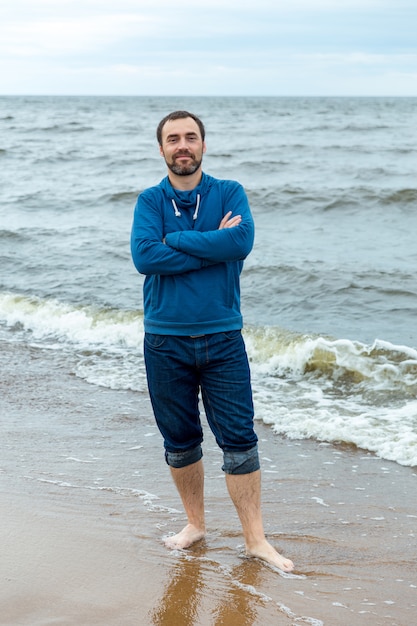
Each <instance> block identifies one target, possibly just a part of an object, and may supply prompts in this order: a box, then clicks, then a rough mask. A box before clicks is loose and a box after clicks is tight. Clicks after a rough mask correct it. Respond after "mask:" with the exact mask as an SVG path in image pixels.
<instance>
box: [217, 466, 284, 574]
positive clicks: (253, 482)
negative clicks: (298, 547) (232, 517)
mask: <svg viewBox="0 0 417 626" xmlns="http://www.w3.org/2000/svg"><path fill="white" fill-rule="evenodd" d="M226 484H227V488H228V490H229V494H230V497H231V498H232V500H233V504H234V505H235V507H236V511H237V513H238V515H239V519H240V522H241V524H242V529H243V535H244V537H245V545H246V554H247V555H248V556H254V557H257V558H259V559H262V560H263V561H266V562H267V563H269V564H270V565H275V566H276V567H278V568H279V569H281V570H283V571H284V572H291V570H293V569H294V564H293V562H292V561H290V559H286V558H284V557H283V556H282V555H281V554H279V552H277V551H276V550H275V548H273V547H272V546H271V544H270V543H269V542H268V541H267V540H266V538H265V533H264V528H263V523H262V513H261V472H260V470H257V471H256V472H252V473H251V474H226Z"/></svg>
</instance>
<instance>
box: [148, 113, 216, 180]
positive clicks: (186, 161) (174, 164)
mask: <svg viewBox="0 0 417 626" xmlns="http://www.w3.org/2000/svg"><path fill="white" fill-rule="evenodd" d="M159 151H160V153H161V155H162V156H163V157H164V159H165V163H166V164H167V166H168V168H169V169H170V170H171V172H173V173H174V174H177V176H190V175H191V174H194V173H195V172H196V171H197V170H198V169H199V168H200V166H201V162H202V160H203V154H204V152H205V151H206V145H205V143H204V141H203V140H202V138H201V133H200V129H199V127H198V125H197V123H196V122H195V121H194V120H193V119H192V118H191V117H185V118H183V119H179V120H169V121H168V122H166V123H165V125H164V127H163V128H162V146H160V147H159Z"/></svg>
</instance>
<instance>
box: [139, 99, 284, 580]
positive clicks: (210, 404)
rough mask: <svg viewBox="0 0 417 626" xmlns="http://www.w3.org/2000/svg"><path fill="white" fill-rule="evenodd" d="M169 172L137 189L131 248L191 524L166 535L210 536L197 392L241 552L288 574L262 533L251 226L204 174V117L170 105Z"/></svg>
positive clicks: (159, 397) (226, 191)
mask: <svg viewBox="0 0 417 626" xmlns="http://www.w3.org/2000/svg"><path fill="white" fill-rule="evenodd" d="M157 139H158V143H159V149H160V154H161V156H163V158H164V159H165V162H166V165H167V168H168V176H167V177H166V178H164V179H163V180H162V182H161V183H160V184H159V185H157V186H155V187H151V188H149V189H147V190H145V191H144V192H143V193H142V194H140V196H139V198H138V201H137V204H136V208H135V214H134V221H133V227H132V238H131V249H132V258H133V261H134V264H135V266H136V268H137V270H138V271H139V272H140V273H142V274H145V275H146V278H145V282H144V288H143V291H144V311H145V322H144V323H145V340H144V353H145V363H146V372H147V378H148V387H149V393H150V398H151V402H152V407H153V410H154V414H155V418H156V422H157V425H158V428H159V430H160V432H161V434H162V436H163V438H164V446H165V458H166V462H167V463H168V465H169V466H170V470H171V473H172V477H173V480H174V482H175V485H176V487H177V489H178V492H179V494H180V496H181V499H182V502H183V505H184V508H185V511H186V514H187V518H188V524H187V525H186V526H185V528H183V530H182V531H181V532H179V533H178V534H176V535H174V536H173V537H169V538H168V539H167V540H166V544H167V545H168V546H169V547H171V548H180V549H184V548H188V547H189V546H191V545H192V544H193V543H195V542H196V541H199V540H200V539H202V538H203V537H204V535H205V519H204V493H203V491H204V470H203V462H202V449H201V443H202V441H203V432H202V427H201V423H200V417H199V408H198V397H199V391H200V390H201V396H202V401H203V404H204V409H205V413H206V417H207V421H208V423H209V425H210V428H211V430H212V431H213V434H214V436H215V438H216V441H217V443H218V445H219V446H220V447H221V449H222V450H223V458H224V464H223V468H222V469H223V470H224V472H225V475H226V483H227V488H228V491H229V494H230V496H231V498H232V501H233V503H234V505H235V507H236V510H237V513H238V515H239V519H240V521H241V524H242V528H243V533H244V537H245V545H246V553H247V555H249V556H253V557H258V558H260V559H262V560H264V561H266V562H268V563H270V564H272V565H274V566H276V567H278V568H280V569H281V570H283V571H285V572H289V571H291V570H292V569H293V567H294V566H293V563H292V562H291V561H290V560H289V559H286V558H284V557H283V556H281V555H280V554H279V553H278V552H277V551H276V550H275V549H274V548H273V547H272V546H271V545H270V544H269V543H268V542H267V540H266V538H265V535H264V530H263V523H262V515H261V505H260V499H261V478H260V466H259V458H258V448H257V436H256V434H255V432H254V428H253V402H252V391H251V384H250V373H249V365H248V359H247V355H246V350H245V346H244V343H243V339H242V335H241V329H242V316H241V312H240V286H239V277H240V272H241V270H242V266H243V260H244V259H245V258H246V256H247V255H248V254H249V252H250V251H251V249H252V246H253V239H254V225H253V219H252V216H251V212H250V208H249V204H248V201H247V198H246V194H245V192H244V190H243V188H242V186H241V185H240V184H239V183H237V182H235V181H230V180H218V179H215V178H213V177H212V176H209V175H207V174H205V173H204V172H203V171H202V159H203V154H204V153H205V151H206V144H205V130H204V125H203V123H202V122H201V120H200V119H199V118H198V117H196V116H195V115H193V114H192V113H189V112H187V111H175V112H174V113H171V114H169V115H167V116H166V117H165V118H164V119H163V120H161V122H160V124H159V126H158V129H157Z"/></svg>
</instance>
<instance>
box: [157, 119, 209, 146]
mask: <svg viewBox="0 0 417 626" xmlns="http://www.w3.org/2000/svg"><path fill="white" fill-rule="evenodd" d="M186 117H191V119H193V120H194V121H195V122H196V124H197V126H198V127H199V129H200V133H201V139H202V140H203V141H204V138H205V136H206V130H205V128H204V124H203V122H202V121H201V120H200V118H199V117H197V115H194V113H189V112H188V111H173V113H168V115H166V116H165V117H164V118H163V119H162V120H161V121H160V122H159V124H158V128H157V129H156V138H157V140H158V143H159V145H160V146H162V129H163V127H164V126H165V124H166V123H167V122H171V121H173V120H182V119H185V118H186Z"/></svg>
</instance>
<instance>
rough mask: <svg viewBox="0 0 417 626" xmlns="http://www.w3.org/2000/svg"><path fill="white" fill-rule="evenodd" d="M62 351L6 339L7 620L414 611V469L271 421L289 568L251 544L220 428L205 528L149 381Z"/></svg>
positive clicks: (337, 624)
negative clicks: (92, 376) (190, 540)
mask: <svg viewBox="0 0 417 626" xmlns="http://www.w3.org/2000/svg"><path fill="white" fill-rule="evenodd" d="M66 363H67V362H66V361H64V360H61V359H60V356H59V354H57V353H55V352H53V351H50V352H49V353H47V352H46V351H41V350H37V349H36V348H35V347H32V348H27V347H25V346H16V347H15V349H14V350H13V351H12V350H9V349H6V347H5V349H4V350H2V351H0V364H1V368H2V372H3V376H2V382H1V383H0V391H1V400H0V412H1V418H2V435H1V437H2V458H1V463H0V475H1V483H0V484H1V487H0V506H1V516H2V524H1V533H2V536H1V541H2V546H3V548H2V558H1V560H0V563H1V565H0V572H1V590H0V605H1V611H0V624H1V625H3V626H46V625H52V624H60V625H66V626H72V625H74V626H75V625H77V626H80V625H83V626H92V625H101V626H131V625H132V626H133V625H136V626H156V625H158V626H162V625H164V626H206V625H207V626H209V625H213V626H220V625H222V626H255V625H256V626H272V625H276V624H279V625H283V626H284V625H287V624H288V625H299V624H311V625H314V626H319V625H320V624H324V625H326V626H347V625H351V624H354V625H355V626H361V625H365V624H366V625H367V626H369V625H370V624H372V626H411V625H412V624H414V623H415V620H416V617H415V616H416V610H417V609H416V607H417V558H416V557H417V548H416V532H417V509H416V504H415V502H416V497H415V494H416V480H417V475H416V470H415V468H414V469H413V468H409V467H402V466H400V465H397V464H395V463H391V462H388V461H384V460H380V459H378V458H376V457H374V456H373V455H372V454H370V453H367V452H364V451H362V450H357V449H355V448H352V447H347V446H343V445H340V446H334V445H327V444H321V443H319V442H315V441H289V440H285V439H283V438H281V437H279V436H278V435H275V434H274V433H273V432H272V431H271V429H270V428H269V427H268V426H265V425H264V424H262V423H260V422H257V432H258V435H259V439H260V452H261V458H262V467H263V509H264V521H265V529H266V533H267V536H268V538H269V540H270V541H271V542H272V543H273V544H274V545H275V546H276V547H277V548H278V549H279V550H280V551H281V552H283V553H284V554H285V555H286V556H288V557H290V558H292V559H293V561H294V562H295V564H296V570H295V572H294V574H291V575H285V574H282V573H279V572H276V571H273V570H272V569H271V568H269V567H267V566H265V565H263V564H261V563H259V562H258V561H256V560H249V559H246V558H245V557H244V555H243V551H242V550H243V545H242V536H241V533H240V527H239V523H238V520H237V517H236V514H235V512H234V509H233V506H232V504H231V502H230V501H229V498H228V496H227V493H226V487H225V484H224V479H223V475H222V472H221V469H220V466H221V457H220V453H219V451H218V450H217V448H216V446H215V444H214V441H213V439H212V437H211V434H210V433H209V431H208V430H207V429H206V442H205V446H204V453H205V456H204V460H205V468H206V509H207V525H208V534H207V538H206V539H205V540H204V541H203V542H200V543H199V544H198V545H196V546H195V547H194V548H192V549H190V550H188V551H186V552H183V553H180V552H175V551H174V552H173V551H169V550H167V549H166V548H165V546H164V545H163V542H162V537H163V536H164V535H166V534H168V533H170V532H176V531H178V530H179V529H180V528H181V527H182V525H183V524H184V515H183V513H182V510H181V506H180V502H179V498H178V496H177V494H176V492H175V490H174V488H173V486H172V484H171V480H170V476H169V471H168V468H167V467H166V465H165V464H164V462H163V455H162V446H161V440H160V438H159V435H158V433H157V432H156V428H155V426H154V423H153V418H152V415H151V411H150V407H149V403H148V400H147V398H146V397H145V396H143V395H141V394H138V393H133V392H129V391H112V390H110V389H106V388H101V387H96V386H93V385H89V384H87V383H86V382H84V381H82V380H80V379H78V378H75V377H74V376H73V375H72V374H71V372H70V371H68V367H67V365H65V366H64V364H66Z"/></svg>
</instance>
